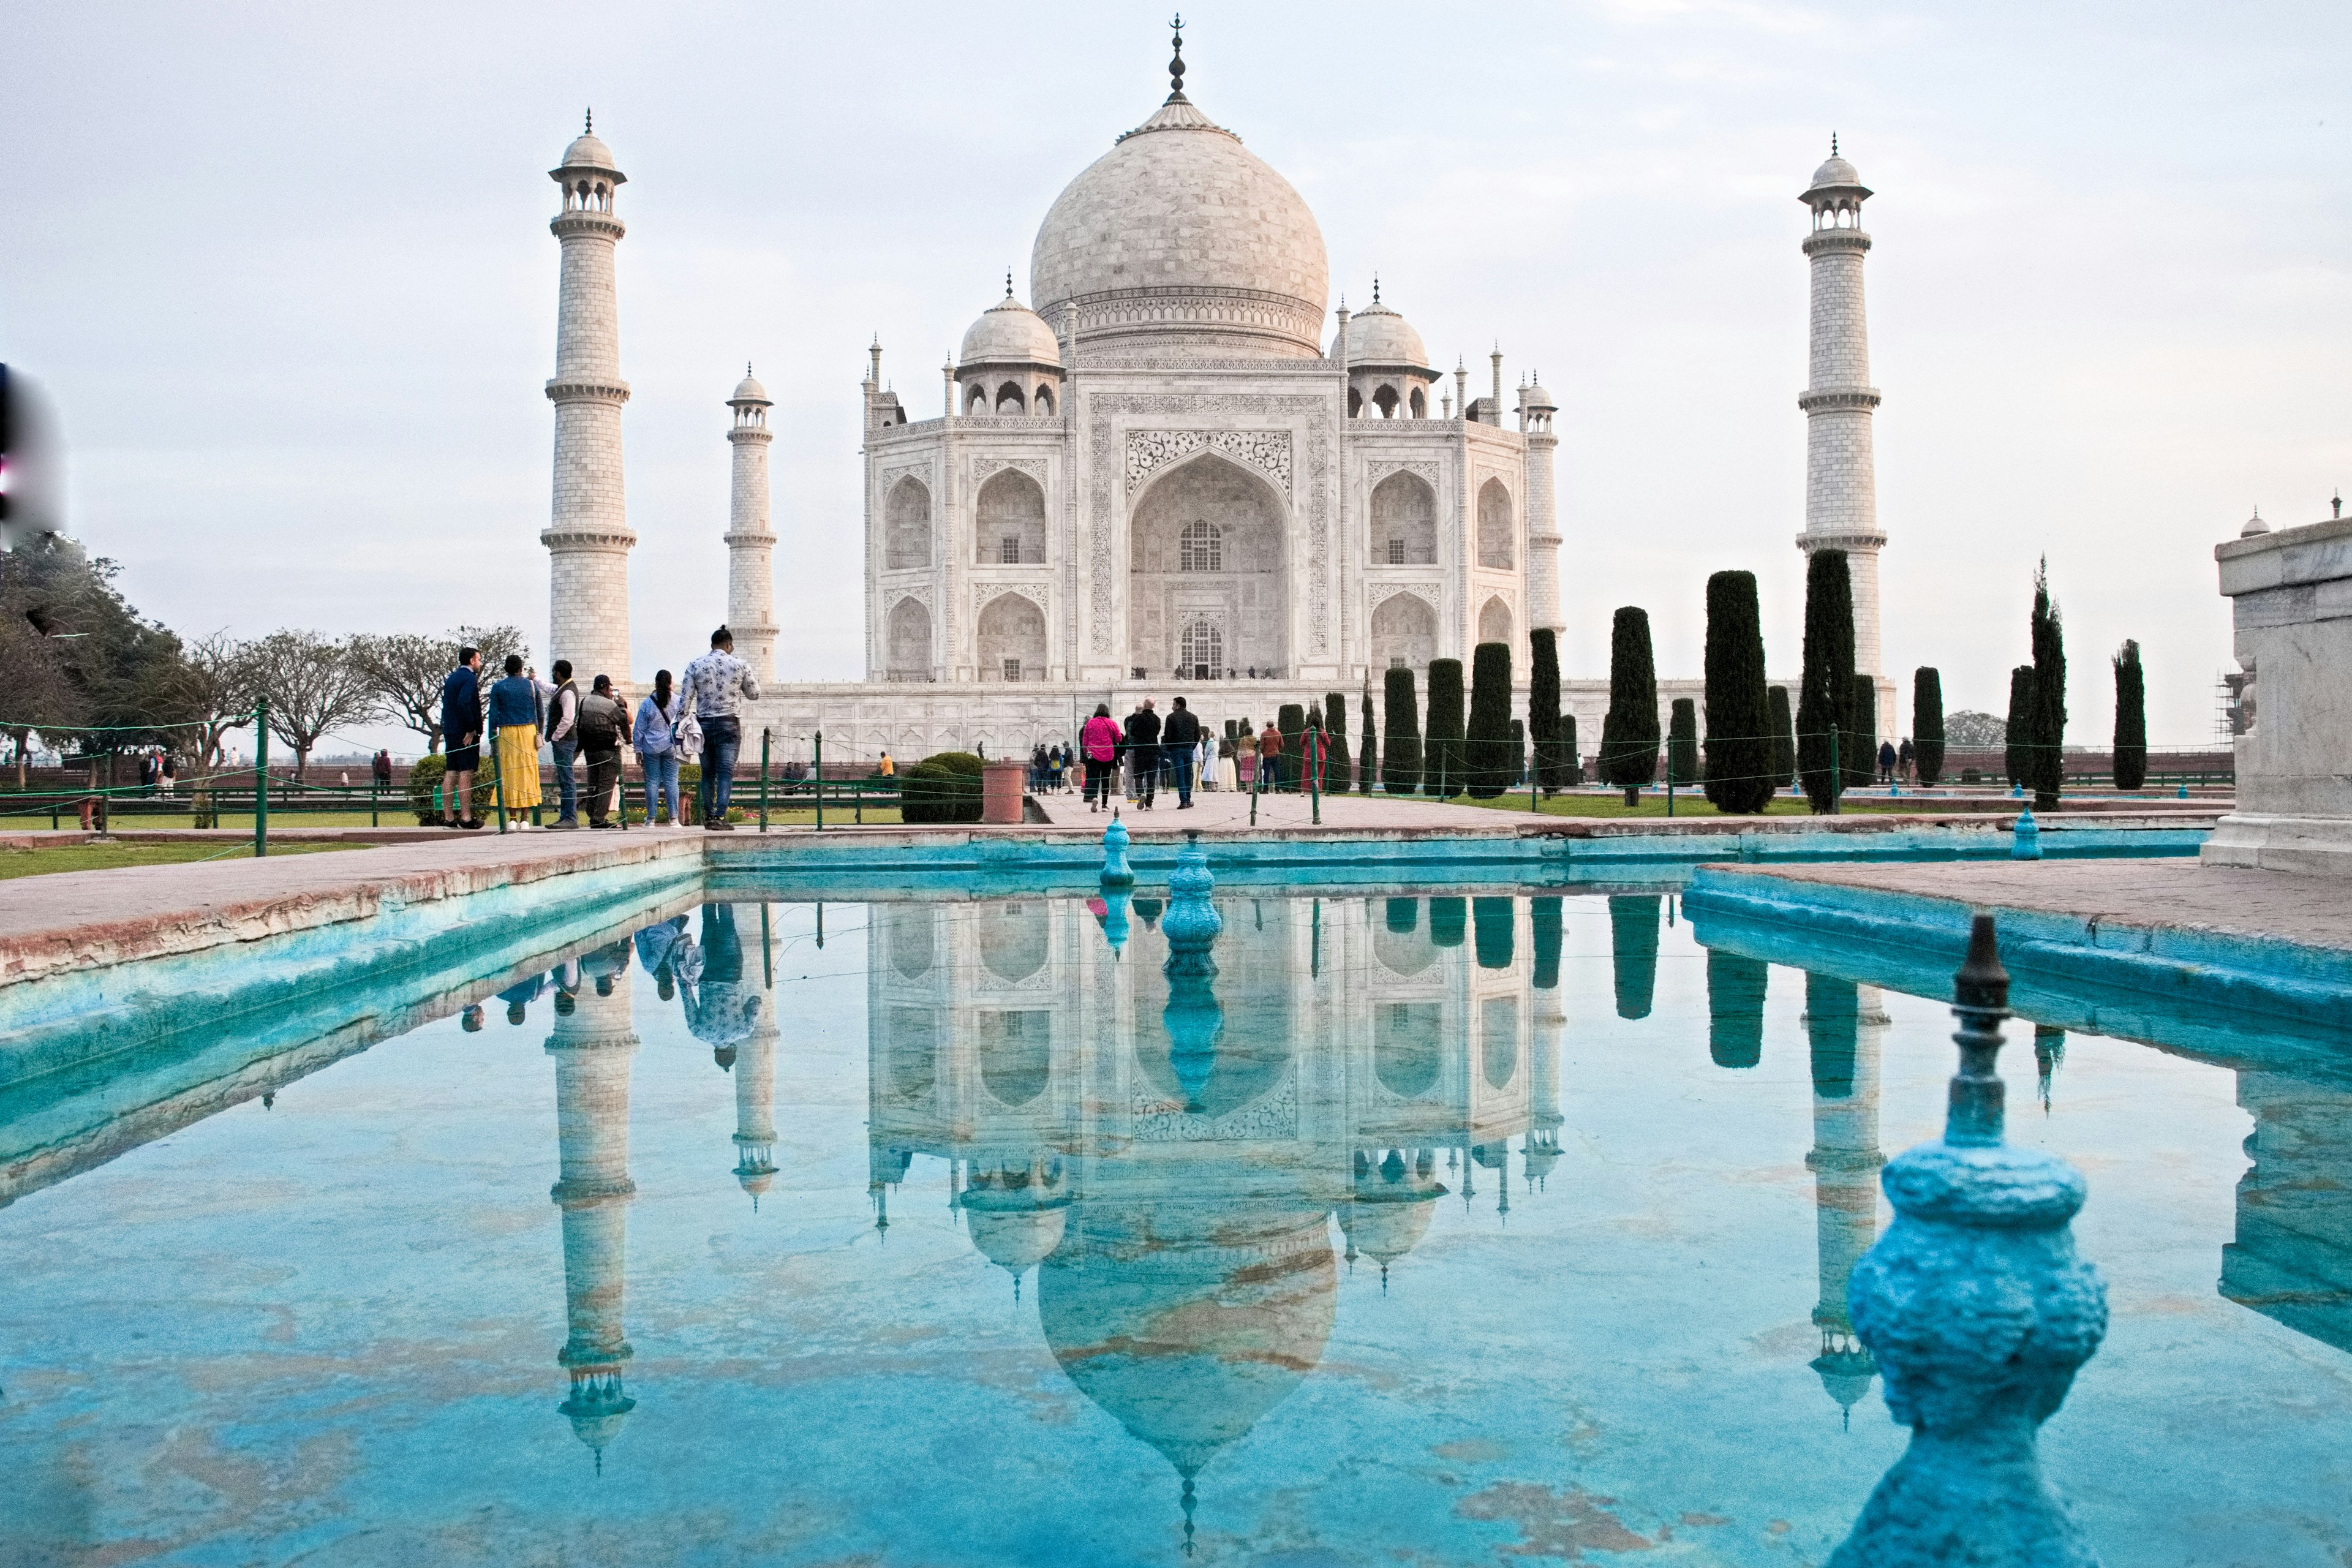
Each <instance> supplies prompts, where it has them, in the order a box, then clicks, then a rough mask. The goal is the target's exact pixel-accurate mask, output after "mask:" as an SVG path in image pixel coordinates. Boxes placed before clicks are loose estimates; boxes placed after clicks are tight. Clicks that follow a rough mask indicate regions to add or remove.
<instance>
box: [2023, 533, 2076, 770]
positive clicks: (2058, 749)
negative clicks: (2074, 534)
mask: <svg viewBox="0 0 2352 1568" xmlns="http://www.w3.org/2000/svg"><path fill="white" fill-rule="evenodd" d="M2032 627H2033V750H2032V753H2031V754H2030V755H2028V756H2027V757H2026V758H2025V764H2026V767H2027V768H2028V769H2029V770H2030V771H2029V773H2028V775H2027V780H2026V783H2027V785H2028V787H2029V788H2031V789H2032V791H2033V804H2034V805H2035V806H2037V807H2038V808H2040V809H2041V810H2043V811H2055V810H2056V809H2057V808H2058V791H2059V788H2060V786H2061V785H2063V784H2064V782H2065V778H2066V752H2065V746H2066V628H2065V626H2064V624H2063V622H2062V621H2061V619H2060V617H2059V614H2058V603H2057V601H2056V600H2054V599H2053V598H2052V597H2051V596H2050V563H2049V562H2047V561H2043V562H2042V563H2040V564H2039V565H2037V566H2035V568H2034V569H2033V620H2032Z"/></svg>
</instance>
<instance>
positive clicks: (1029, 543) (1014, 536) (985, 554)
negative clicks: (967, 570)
mask: <svg viewBox="0 0 2352 1568" xmlns="http://www.w3.org/2000/svg"><path fill="white" fill-rule="evenodd" d="M973 515H974V517H975V518H976V519H977V521H975V522H974V523H973V525H972V559H973V561H974V562H975V563H978V564H980V565H982V566H1023V565H1027V566H1037V565H1042V564H1044V563H1045V487H1044V486H1043V485H1040V484H1039V483H1038V482H1037V481H1036V480H1035V479H1031V478H1030V477H1029V476H1028V475H1027V474H1024V473H1023V472H1022V471H1021V470H1020V469H1018V468H1003V469H1000V470H998V471H997V472H996V473H993V474H991V475H990V476H989V477H988V480H987V482H986V483H984V484H982V486H981V487H980V500H979V503H978V505H977V506H975V507H974V509H973Z"/></svg>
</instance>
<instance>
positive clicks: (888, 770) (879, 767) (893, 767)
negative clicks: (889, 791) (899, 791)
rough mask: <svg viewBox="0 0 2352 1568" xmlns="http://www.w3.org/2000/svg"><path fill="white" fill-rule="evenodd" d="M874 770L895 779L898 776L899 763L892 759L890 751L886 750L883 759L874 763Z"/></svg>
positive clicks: (887, 777)
mask: <svg viewBox="0 0 2352 1568" xmlns="http://www.w3.org/2000/svg"><path fill="white" fill-rule="evenodd" d="M874 771H875V772H876V773H879V774H881V775H882V776H883V777H884V778H886V779H895V778H897V777H898V763H894V762H892V761H891V760H890V753H889V752H883V753H882V760H881V761H880V762H878V763H876V764H875V765H874Z"/></svg>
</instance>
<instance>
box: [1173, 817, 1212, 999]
mask: <svg viewBox="0 0 2352 1568" xmlns="http://www.w3.org/2000/svg"><path fill="white" fill-rule="evenodd" d="M1216 886H1217V879H1215V878H1214V877H1213V876H1211V875H1210V874H1209V857H1208V852H1207V851H1205V850H1203V849H1202V847H1201V835H1200V833H1199V832H1198V831H1197V830H1187V831H1186V833H1185V835H1184V847H1183V848H1181V849H1180V850H1178V851H1177V854H1176V868H1175V869H1174V870H1173V871H1171V872H1170V873H1169V874H1168V900H1169V902H1168V913H1167V915H1166V916H1165V918H1163V919H1162V920H1161V921H1160V933H1161V934H1162V935H1164V936H1165V937H1167V939H1168V949H1169V958H1168V962H1169V964H1170V966H1171V968H1173V967H1174V966H1175V964H1176V962H1177V959H1178V958H1179V957H1180V956H1181V955H1185V954H1190V953H1195V952H1197V953H1199V954H1200V955H1201V956H1202V957H1203V958H1205V957H1207V954H1208V950H1209V944H1210V943H1212V942H1215V941H1216V940H1217V933H1218V932H1219V931H1223V930H1224V929H1225V922H1224V919H1223V916H1221V915H1219V914H1218V913H1217V906H1216V905H1214V904H1213V903H1211V902H1210V901H1209V895H1210V894H1211V893H1212V892H1214V891H1215V890H1216ZM1209 973H1216V965H1215V963H1213V962H1212V963H1210V965H1209Z"/></svg>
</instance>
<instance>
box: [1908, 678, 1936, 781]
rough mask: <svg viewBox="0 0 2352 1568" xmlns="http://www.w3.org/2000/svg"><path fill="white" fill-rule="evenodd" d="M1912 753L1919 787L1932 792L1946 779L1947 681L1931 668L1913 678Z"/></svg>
mask: <svg viewBox="0 0 2352 1568" xmlns="http://www.w3.org/2000/svg"><path fill="white" fill-rule="evenodd" d="M1911 750H1912V754H1913V756H1914V758H1915V760H1916V763H1917V765H1918V769H1919V787H1920V788H1921V789H1933V788H1935V787H1936V781H1937V779H1939V778H1942V777H1943V776H1944V678H1943V677H1942V676H1941V675H1939V674H1937V671H1936V668H1935V667H1934V666H1932V665H1925V664H1923V665H1921V666H1920V667H1919V668H1918V669H1916V671H1914V672H1913V674H1912V676H1911Z"/></svg>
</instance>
